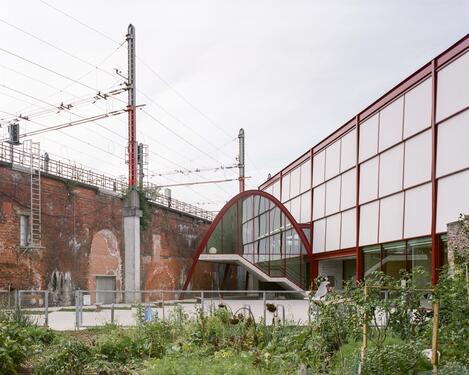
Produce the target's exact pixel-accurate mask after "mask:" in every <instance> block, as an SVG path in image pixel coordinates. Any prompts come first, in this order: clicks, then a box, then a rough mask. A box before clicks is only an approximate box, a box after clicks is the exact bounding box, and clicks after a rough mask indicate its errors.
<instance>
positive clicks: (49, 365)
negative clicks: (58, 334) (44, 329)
mask: <svg viewBox="0 0 469 375" xmlns="http://www.w3.org/2000/svg"><path fill="white" fill-rule="evenodd" d="M90 362H91V351H90V349H89V347H88V346H86V345H84V344H82V343H81V342H79V341H72V340H67V339H63V340H59V342H57V343H56V344H55V345H52V346H50V347H49V348H48V350H47V351H45V352H44V353H43V354H42V356H41V358H40V359H39V363H38V364H37V367H36V369H35V370H34V374H37V375H50V374H56V375H79V374H82V373H83V372H84V370H85V369H86V367H87V366H88V365H89V363H90Z"/></svg>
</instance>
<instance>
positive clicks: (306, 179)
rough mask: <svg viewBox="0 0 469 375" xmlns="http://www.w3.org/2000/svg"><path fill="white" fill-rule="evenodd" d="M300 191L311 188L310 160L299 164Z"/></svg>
mask: <svg viewBox="0 0 469 375" xmlns="http://www.w3.org/2000/svg"><path fill="white" fill-rule="evenodd" d="M300 168H301V192H302V193H304V192H305V191H306V190H308V189H311V160H308V161H307V162H306V163H303V164H301V167H300Z"/></svg>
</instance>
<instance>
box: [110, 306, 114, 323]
mask: <svg viewBox="0 0 469 375" xmlns="http://www.w3.org/2000/svg"><path fill="white" fill-rule="evenodd" d="M111 324H114V304H113V303H112V304H111Z"/></svg>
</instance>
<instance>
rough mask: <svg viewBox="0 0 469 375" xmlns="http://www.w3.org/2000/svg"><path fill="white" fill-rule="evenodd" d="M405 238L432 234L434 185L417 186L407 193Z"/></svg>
mask: <svg viewBox="0 0 469 375" xmlns="http://www.w3.org/2000/svg"><path fill="white" fill-rule="evenodd" d="M404 211H405V212H404V238H410V237H417V236H424V235H427V234H430V232H431V221H432V185H431V183H428V184H425V185H421V186H417V187H416V188H413V189H410V190H407V191H406V192H405V205H404Z"/></svg>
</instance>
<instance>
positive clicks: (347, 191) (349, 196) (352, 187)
mask: <svg viewBox="0 0 469 375" xmlns="http://www.w3.org/2000/svg"><path fill="white" fill-rule="evenodd" d="M356 178H357V169H356V168H354V169H351V170H349V171H348V172H346V173H343V174H342V184H341V185H342V187H341V191H342V193H341V194H340V209H341V210H342V211H343V210H346V209H348V208H350V207H354V206H355V204H356V199H357V197H356V194H357V193H356V191H357V181H356Z"/></svg>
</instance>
